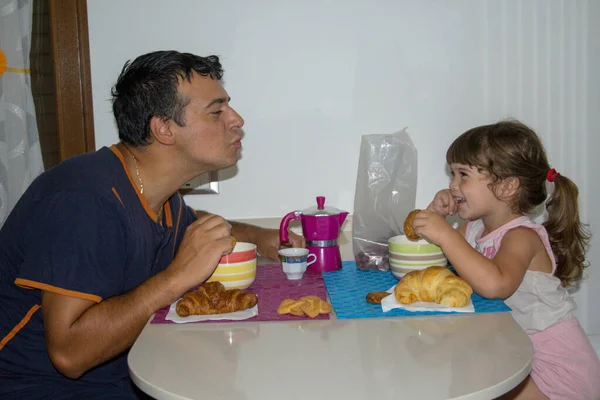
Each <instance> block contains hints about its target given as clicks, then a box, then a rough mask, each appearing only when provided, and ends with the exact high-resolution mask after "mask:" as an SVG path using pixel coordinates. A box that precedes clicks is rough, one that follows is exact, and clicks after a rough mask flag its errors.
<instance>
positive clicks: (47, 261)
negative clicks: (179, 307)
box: [0, 146, 196, 400]
mask: <svg viewBox="0 0 600 400" xmlns="http://www.w3.org/2000/svg"><path fill="white" fill-rule="evenodd" d="M163 214H164V215H163V216H162V219H161V220H160V221H159V220H157V215H156V213H155V212H154V211H153V210H152V209H151V208H150V207H149V206H148V203H147V202H146V199H145V198H144V197H143V196H141V195H139V193H138V191H137V190H136V188H135V186H134V184H133V181H132V177H131V176H130V175H129V174H128V173H127V170H126V168H125V164H124V161H123V156H122V155H121V153H120V152H119V151H118V150H117V148H116V147H115V146H112V147H111V148H110V149H109V148H106V147H104V148H102V149H100V150H98V151H97V152H93V153H88V154H83V155H79V156H75V157H72V158H70V159H68V160H66V161H64V162H62V163H60V164H59V165H57V166H55V167H54V168H51V169H50V170H48V171H46V172H44V173H43V174H42V175H40V176H39V177H38V178H37V179H36V180H35V181H34V182H33V183H32V184H31V185H30V187H29V188H28V189H27V191H26V192H25V193H24V194H23V196H22V197H21V199H20V200H19V202H18V203H17V204H16V206H15V208H14V209H13V211H12V212H11V214H10V215H9V217H8V219H7V220H6V222H5V223H4V226H3V227H2V229H1V230H0V398H1V399H5V398H15V399H21V398H23V399H37V398H40V399H42V398H43V399H46V398H52V399H53V400H57V399H72V398H85V399H95V398H98V399H106V398H133V397H134V395H133V391H132V387H131V383H130V380H129V373H128V367H127V352H124V353H122V354H120V355H119V356H117V357H116V358H114V359H112V360H110V361H108V362H106V363H104V364H102V365H100V366H98V367H96V368H94V369H92V370H90V371H88V372H87V373H86V374H84V375H83V376H82V377H81V378H79V379H75V380H73V379H69V378H66V377H64V376H63V375H62V374H60V373H59V372H58V371H57V370H56V369H55V368H54V366H53V364H52V363H51V361H50V358H49V356H48V352H47V349H46V344H45V337H44V323H43V317H42V311H41V309H40V307H41V296H42V291H43V290H44V291H52V292H56V293H59V294H64V295H67V296H72V297H78V298H82V299H87V300H92V301H95V302H97V303H99V302H101V301H102V300H104V299H107V298H109V297H111V296H116V295H119V294H122V293H125V292H128V291H130V290H132V289H134V288H135V287H137V286H138V285H139V284H140V283H142V282H143V281H145V280H147V279H148V278H149V277H151V276H153V275H155V274H156V273H157V272H160V271H162V270H163V269H165V268H166V267H167V266H168V265H169V264H170V263H171V261H172V259H173V257H174V254H175V252H176V251H177V247H178V246H179V244H180V242H181V239H182V237H183V233H184V232H185V229H186V228H187V226H188V225H189V224H191V223H192V222H193V221H194V220H195V219H196V215H195V213H194V211H193V210H192V209H191V208H189V207H187V206H186V205H185V203H184V201H183V198H182V197H181V195H180V194H179V193H176V194H175V195H173V196H172V197H171V198H170V199H169V200H168V201H167V203H165V207H164V213H163Z"/></svg>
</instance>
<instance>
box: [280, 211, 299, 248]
mask: <svg viewBox="0 0 600 400" xmlns="http://www.w3.org/2000/svg"><path fill="white" fill-rule="evenodd" d="M301 215H302V212H301V211H292V212H291V213H287V214H286V216H285V217H283V219H282V220H281V224H280V225H279V241H280V242H281V243H287V242H288V240H289V237H288V226H289V225H290V221H291V220H293V219H297V220H299V219H300V216H301Z"/></svg>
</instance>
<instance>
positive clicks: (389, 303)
mask: <svg viewBox="0 0 600 400" xmlns="http://www.w3.org/2000/svg"><path fill="white" fill-rule="evenodd" d="M395 287H396V285H394V286H392V287H391V288H390V289H388V290H387V292H388V293H392V295H390V296H386V297H384V298H383V300H381V310H382V311H383V312H388V311H390V310H392V309H394V308H402V309H404V310H406V311H438V312H460V313H473V312H475V307H473V302H472V301H470V300H469V304H467V305H466V306H464V307H460V308H459V307H448V306H445V305H442V304H438V303H434V302H424V301H417V302H416V303H412V304H402V303H399V302H398V300H396V296H394V295H393V293H394V288H395Z"/></svg>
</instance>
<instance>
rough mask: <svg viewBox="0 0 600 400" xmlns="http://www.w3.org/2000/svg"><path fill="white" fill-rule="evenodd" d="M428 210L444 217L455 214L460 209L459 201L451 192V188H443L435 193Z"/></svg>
mask: <svg viewBox="0 0 600 400" xmlns="http://www.w3.org/2000/svg"><path fill="white" fill-rule="evenodd" d="M427 210H429V211H433V212H434V213H436V214H439V215H443V216H444V217H445V216H448V215H454V214H456V212H457V211H458V203H456V200H455V199H454V196H452V194H451V193H450V189H442V190H440V191H439V192H437V193H436V194H435V197H434V198H433V201H432V202H431V204H429V206H427Z"/></svg>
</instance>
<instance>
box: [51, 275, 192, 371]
mask: <svg viewBox="0 0 600 400" xmlns="http://www.w3.org/2000/svg"><path fill="white" fill-rule="evenodd" d="M166 275H168V272H167V271H166V270H165V271H163V272H161V273H158V274H157V275H155V276H154V277H152V278H150V279H148V280H147V281H145V282H144V283H142V284H141V285H140V286H138V287H137V288H136V289H135V290H133V291H131V292H128V293H125V294H123V295H119V296H114V297H111V298H108V299H106V300H104V301H102V302H100V303H98V304H96V303H94V302H92V301H90V300H84V299H79V298H75V297H69V296H65V295H61V294H56V293H53V292H48V291H45V292H44V293H43V294H42V312H43V317H44V326H45V330H46V344H47V346H48V354H49V355H50V359H51V360H52V363H53V364H54V366H55V367H56V369H57V370H58V371H60V372H61V373H62V374H63V375H65V376H66V377H68V378H71V379H77V378H79V377H80V376H81V375H83V374H84V373H85V372H86V371H87V370H89V369H91V368H93V367H95V366H97V365H100V364H102V363H103V362H105V361H108V360H109V359H111V358H113V357H115V356H116V355H118V354H120V353H122V352H123V351H125V350H126V349H128V348H129V347H130V346H131V345H133V342H134V341H135V340H136V338H137V337H138V336H139V334H140V332H141V331H142V329H143V328H144V325H145V324H146V322H148V319H149V318H150V316H151V315H152V314H153V313H154V312H155V311H156V310H159V309H161V308H163V307H166V306H167V305H169V304H171V303H172V302H173V301H175V300H177V299H178V298H179V295H180V294H181V288H177V286H176V285H175V282H174V280H173V279H171V278H169V277H168V276H166Z"/></svg>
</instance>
